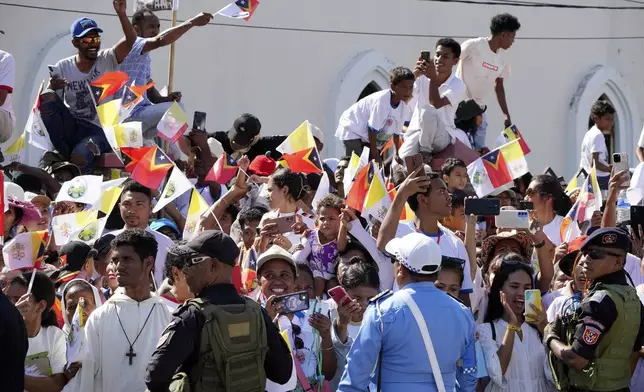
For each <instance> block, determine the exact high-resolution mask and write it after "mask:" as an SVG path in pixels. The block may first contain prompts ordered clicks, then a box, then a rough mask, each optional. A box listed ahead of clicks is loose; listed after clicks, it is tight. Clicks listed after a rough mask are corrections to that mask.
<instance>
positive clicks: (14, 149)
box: [2, 132, 27, 165]
mask: <svg viewBox="0 0 644 392" xmlns="http://www.w3.org/2000/svg"><path fill="white" fill-rule="evenodd" d="M26 145H27V134H26V133H25V132H23V134H22V135H21V136H20V137H19V138H18V139H16V141H14V142H13V143H12V144H11V145H10V146H9V147H6V148H3V149H2V150H3V153H4V157H5V165H7V164H9V163H12V162H24V160H25V151H26V149H25V146H26Z"/></svg>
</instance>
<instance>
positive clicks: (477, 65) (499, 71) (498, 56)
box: [456, 14, 521, 149]
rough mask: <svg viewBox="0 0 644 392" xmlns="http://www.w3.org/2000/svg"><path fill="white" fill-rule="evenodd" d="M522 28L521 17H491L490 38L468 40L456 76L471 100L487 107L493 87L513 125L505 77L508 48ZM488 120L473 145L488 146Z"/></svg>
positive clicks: (507, 119) (507, 15)
mask: <svg viewBox="0 0 644 392" xmlns="http://www.w3.org/2000/svg"><path fill="white" fill-rule="evenodd" d="M519 28H521V23H519V20H518V19H517V18H516V17H514V16H512V15H510V14H499V15H496V16H495V17H494V18H492V22H491V24H490V33H491V36H490V37H479V38H472V39H468V40H467V41H465V42H463V45H461V62H460V64H459V66H458V69H457V70H456V75H457V76H458V77H459V78H461V79H462V80H463V82H465V86H466V87H467V95H468V99H473V100H475V101H476V103H478V104H479V106H481V108H483V107H485V106H486V105H485V102H486V98H487V96H488V95H489V93H490V91H491V90H492V89H494V92H495V93H496V99H497V101H498V102H499V106H500V107H501V111H502V112H503V117H504V124H505V126H506V127H509V126H510V125H512V119H511V118H510V111H509V110H508V104H507V102H506V99H505V87H504V85H503V80H504V78H506V77H508V76H510V63H509V60H508V52H507V51H508V49H510V46H512V43H514V37H515V36H516V33H517V31H518V30H519ZM486 128H487V122H486V121H485V117H483V124H482V125H481V126H480V127H479V129H478V130H477V132H476V135H475V136H474V148H476V149H482V148H484V147H485V136H486V133H487V132H486Z"/></svg>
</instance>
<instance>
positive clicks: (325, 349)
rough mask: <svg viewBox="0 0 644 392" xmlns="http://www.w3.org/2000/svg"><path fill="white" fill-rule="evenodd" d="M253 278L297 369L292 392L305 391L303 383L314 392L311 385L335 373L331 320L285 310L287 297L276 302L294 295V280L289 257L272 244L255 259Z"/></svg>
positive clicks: (314, 388) (292, 266) (315, 314)
mask: <svg viewBox="0 0 644 392" xmlns="http://www.w3.org/2000/svg"><path fill="white" fill-rule="evenodd" d="M257 277H258V278H259V287H260V291H261V294H260V301H261V302H262V304H263V306H264V308H265V309H266V312H267V313H268V314H269V316H270V317H271V319H272V320H274V322H275V323H276V324H277V325H279V329H280V331H282V336H284V338H285V339H288V344H289V347H290V348H291V350H292V353H293V361H294V364H295V366H296V367H299V369H298V383H297V388H296V389H295V391H297V392H300V391H305V390H307V389H308V386H307V384H309V385H311V386H313V390H317V389H316V387H315V386H316V385H317V384H318V383H319V382H322V381H321V380H331V379H332V378H333V376H334V374H335V372H336V356H335V351H334V350H333V341H332V339H331V320H330V319H329V317H328V316H327V315H325V314H321V313H312V314H310V313H309V312H306V311H305V310H304V311H296V312H289V311H288V310H287V307H286V302H287V301H288V298H286V299H283V300H281V301H280V300H279V297H284V296H287V295H289V294H294V293H295V292H296V291H295V287H296V283H295V282H296V278H297V267H296V265H295V261H294V260H293V257H292V256H291V254H290V253H288V252H287V251H285V250H284V249H283V248H281V247H280V246H278V245H273V246H272V247H271V248H269V249H268V250H267V251H266V252H264V253H263V254H262V255H261V256H260V257H259V259H258V260H257ZM276 298H278V300H276ZM300 376H304V377H305V379H302V378H301V377H300ZM326 384H328V381H327V382H326ZM323 391H324V389H323Z"/></svg>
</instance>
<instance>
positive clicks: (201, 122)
mask: <svg viewBox="0 0 644 392" xmlns="http://www.w3.org/2000/svg"><path fill="white" fill-rule="evenodd" d="M192 129H196V130H199V131H204V132H205V131H206V113H205V112H195V115H194V117H193V119H192Z"/></svg>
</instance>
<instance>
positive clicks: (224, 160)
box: [205, 152, 237, 184]
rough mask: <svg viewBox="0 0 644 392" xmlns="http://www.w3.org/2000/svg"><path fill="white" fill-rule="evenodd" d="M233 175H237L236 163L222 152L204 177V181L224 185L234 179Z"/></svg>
mask: <svg viewBox="0 0 644 392" xmlns="http://www.w3.org/2000/svg"><path fill="white" fill-rule="evenodd" d="M235 174H237V162H236V161H235V160H234V159H233V158H232V157H231V156H230V155H228V154H226V152H224V153H223V154H221V156H220V157H219V158H218V159H217V161H216V162H215V164H214V165H213V166H212V168H211V169H210V171H209V172H208V174H207V175H206V178H205V181H214V182H216V183H218V184H226V183H227V182H228V181H230V180H232V179H233V177H235Z"/></svg>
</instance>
